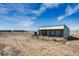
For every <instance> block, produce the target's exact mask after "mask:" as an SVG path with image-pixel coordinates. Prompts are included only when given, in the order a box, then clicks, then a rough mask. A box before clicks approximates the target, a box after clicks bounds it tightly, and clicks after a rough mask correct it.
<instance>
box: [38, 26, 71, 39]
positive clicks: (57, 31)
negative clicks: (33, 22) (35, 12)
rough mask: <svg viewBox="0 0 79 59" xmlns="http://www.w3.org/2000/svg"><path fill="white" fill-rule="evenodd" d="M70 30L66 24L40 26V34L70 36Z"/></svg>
mask: <svg viewBox="0 0 79 59" xmlns="http://www.w3.org/2000/svg"><path fill="white" fill-rule="evenodd" d="M69 34H70V30H69V28H68V27H67V26H66V25H53V26H42V27H39V28H38V35H43V36H52V37H63V38H65V39H67V38H69Z"/></svg>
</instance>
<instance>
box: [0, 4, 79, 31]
mask: <svg viewBox="0 0 79 59" xmlns="http://www.w3.org/2000/svg"><path fill="white" fill-rule="evenodd" d="M62 24H65V25H67V26H68V27H69V28H70V29H71V30H79V4H77V3H26V4H23V3H5V4H4V3H3V4H1V3H0V29H5V30H6V29H22V30H23V29H25V30H37V28H38V27H39V26H51V25H62Z"/></svg>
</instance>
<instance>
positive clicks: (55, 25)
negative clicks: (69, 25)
mask: <svg viewBox="0 0 79 59" xmlns="http://www.w3.org/2000/svg"><path fill="white" fill-rule="evenodd" d="M54 26H66V25H64V24H63V25H51V26H40V27H54Z"/></svg>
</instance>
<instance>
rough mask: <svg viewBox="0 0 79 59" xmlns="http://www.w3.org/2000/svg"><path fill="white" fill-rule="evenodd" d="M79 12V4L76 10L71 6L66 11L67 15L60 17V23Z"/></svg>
mask: <svg viewBox="0 0 79 59" xmlns="http://www.w3.org/2000/svg"><path fill="white" fill-rule="evenodd" d="M78 11H79V4H77V5H76V6H75V7H74V8H72V7H71V6H70V5H68V6H67V8H66V10H65V14H64V15H62V16H59V17H58V18H57V20H58V21H61V20H63V19H64V18H66V17H67V16H70V15H72V14H74V13H76V12H78Z"/></svg>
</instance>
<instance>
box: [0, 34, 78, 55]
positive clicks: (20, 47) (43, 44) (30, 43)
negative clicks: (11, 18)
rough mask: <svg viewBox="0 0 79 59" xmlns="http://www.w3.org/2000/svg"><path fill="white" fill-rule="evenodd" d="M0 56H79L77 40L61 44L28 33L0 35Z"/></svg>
mask: <svg viewBox="0 0 79 59" xmlns="http://www.w3.org/2000/svg"><path fill="white" fill-rule="evenodd" d="M78 35H79V34H78ZM72 39H73V38H72ZM74 39H75V38H74ZM77 39H78V38H77ZM0 55H1V56H77V55H78V56H79V40H69V41H66V42H63V43H62V42H59V41H51V40H43V39H38V38H35V37H33V36H32V34H31V33H29V32H23V33H21V32H18V33H17V32H4V33H0Z"/></svg>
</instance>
